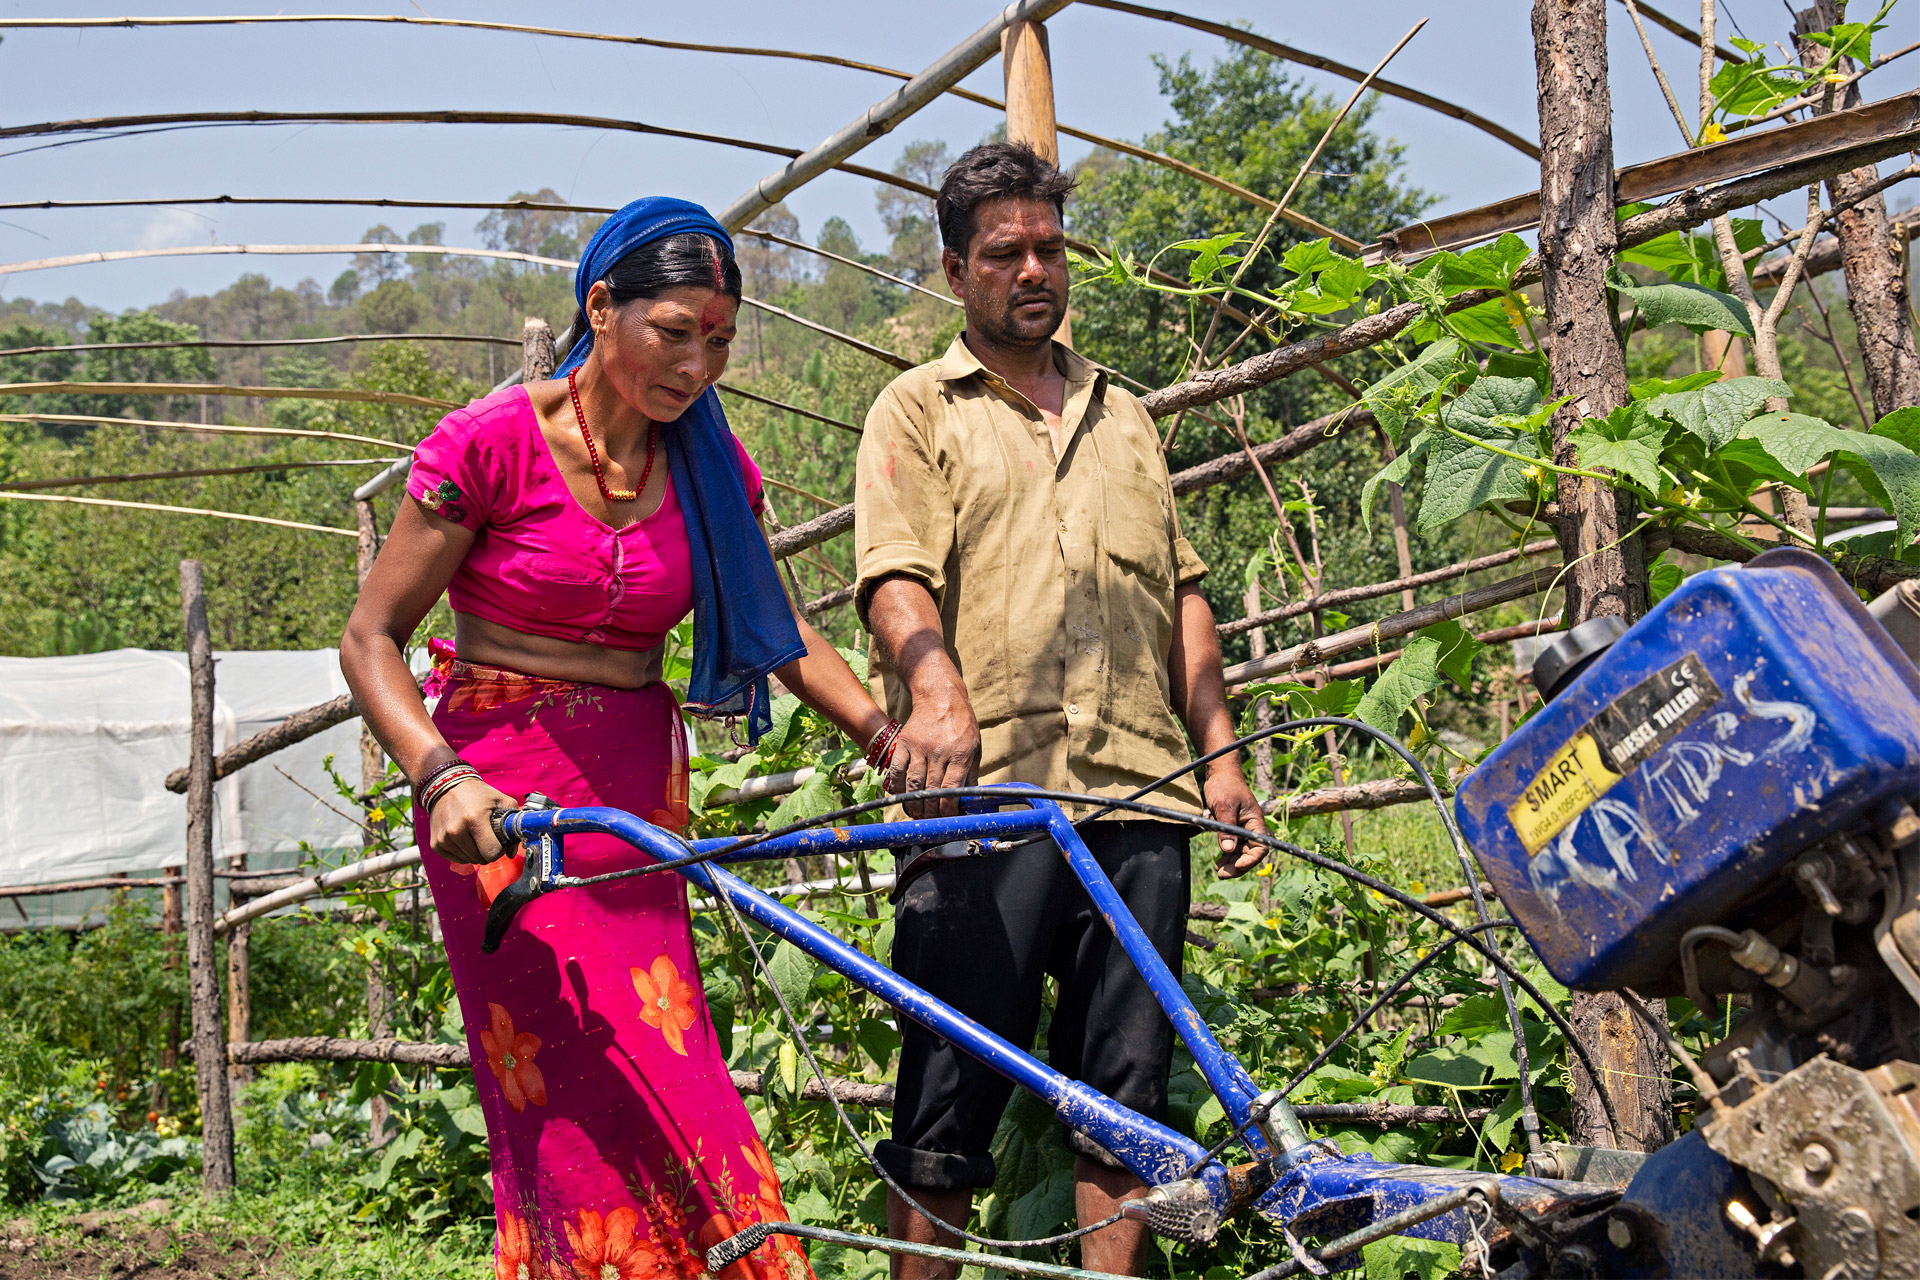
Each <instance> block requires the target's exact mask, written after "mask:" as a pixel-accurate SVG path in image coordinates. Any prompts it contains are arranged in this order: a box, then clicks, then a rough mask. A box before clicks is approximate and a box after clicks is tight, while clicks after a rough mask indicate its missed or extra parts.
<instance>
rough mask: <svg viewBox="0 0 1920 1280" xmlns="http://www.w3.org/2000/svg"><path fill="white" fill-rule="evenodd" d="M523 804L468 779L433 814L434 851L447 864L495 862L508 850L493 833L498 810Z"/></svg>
mask: <svg viewBox="0 0 1920 1280" xmlns="http://www.w3.org/2000/svg"><path fill="white" fill-rule="evenodd" d="M519 807H520V802H519V801H518V800H515V799H514V798H513V797H512V796H510V795H507V794H506V793H505V792H502V791H496V790H495V789H494V788H492V787H490V786H488V785H487V784H486V782H485V781H484V780H483V779H480V778H469V779H468V780H467V781H465V782H462V783H460V784H458V785H457V786H455V787H454V788H453V789H452V790H451V791H449V792H447V793H446V794H445V795H443V796H441V797H440V799H439V803H437V804H435V805H434V806H433V813H432V814H431V815H430V818H431V822H430V831H431V842H432V846H433V851H434V852H435V853H437V854H439V855H440V856H441V857H443V858H445V859H446V860H447V861H448V862H464V863H469V864H478V863H485V862H493V861H495V860H496V859H498V858H499V857H500V855H501V854H502V853H504V852H505V850H504V849H503V848H502V847H501V845H500V841H499V839H498V838H497V837H496V836H495V835H494V834H493V813H494V810H496V809H518V808H519Z"/></svg>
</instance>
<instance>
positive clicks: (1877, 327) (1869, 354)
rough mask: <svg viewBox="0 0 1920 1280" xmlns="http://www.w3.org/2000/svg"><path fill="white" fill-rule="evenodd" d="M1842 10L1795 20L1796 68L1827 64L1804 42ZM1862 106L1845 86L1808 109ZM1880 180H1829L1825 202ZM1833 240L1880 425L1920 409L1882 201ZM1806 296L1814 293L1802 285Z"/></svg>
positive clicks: (1831, 7)
mask: <svg viewBox="0 0 1920 1280" xmlns="http://www.w3.org/2000/svg"><path fill="white" fill-rule="evenodd" d="M1845 9H1846V4H1845V0H1840V3H1835V0H1815V3H1814V4H1813V5H1812V6H1810V7H1809V8H1806V9H1802V10H1800V11H1799V12H1798V13H1796V14H1794V22H1793V33H1794V36H1795V38H1796V40H1797V41H1798V43H1799V46H1800V61H1801V62H1803V63H1805V64H1806V65H1807V66H1809V67H1818V66H1820V65H1821V64H1822V63H1824V62H1825V61H1826V59H1827V51H1826V50H1825V49H1823V48H1821V47H1820V46H1819V45H1817V44H1814V43H1813V42H1812V41H1810V40H1808V39H1807V38H1806V37H1807V36H1808V35H1810V34H1812V33H1814V32H1818V31H1825V30H1827V29H1828V28H1830V27H1832V26H1834V25H1835V24H1837V23H1838V22H1839V21H1840V19H1841V16H1842V14H1843V12H1844V10H1845ZM1834 69H1835V70H1836V71H1839V72H1842V73H1847V72H1851V71H1852V70H1853V60H1852V59H1851V58H1842V59H1840V62H1839V65H1838V66H1836V67H1835V68H1834ZM1859 105H1860V84H1859V82H1858V81H1855V82H1854V83H1852V84H1850V85H1848V86H1847V87H1846V90H1845V92H1844V93H1842V94H1841V95H1840V100H1839V101H1838V102H1836V101H1834V91H1833V90H1832V89H1831V88H1829V89H1828V90H1827V92H1826V96H1825V97H1824V99H1822V100H1820V101H1817V102H1815V103H1814V104H1813V114H1814V115H1825V114H1826V113H1827V112H1829V111H1833V110H1837V109H1845V108H1848V107H1857V106H1859ZM1879 176H1880V170H1879V166H1877V165H1865V166H1862V167H1861V168H1858V169H1854V170H1852V171H1851V172H1848V173H1842V174H1839V175H1837V176H1835V177H1832V178H1829V179H1828V180H1827V195H1828V197H1829V198H1830V199H1831V200H1832V201H1833V202H1834V203H1836V204H1837V203H1839V202H1840V201H1842V200H1846V199H1848V198H1850V197H1851V196H1852V195H1853V194H1854V193H1855V192H1857V191H1859V190H1860V189H1861V188H1862V187H1865V186H1867V185H1868V184H1869V183H1872V182H1874V181H1876V180H1877V179H1878V178H1879ZM1833 233H1834V237H1835V238H1836V239H1837V240H1839V241H1840V266H1841V269H1842V270H1844V271H1845V272H1846V276H1847V306H1848V307H1850V308H1851V309H1852V310H1853V324H1854V331H1855V333H1856V335H1857V336H1858V338H1859V341H1860V362H1861V363H1862V364H1864V365H1866V367H1867V387H1868V389H1869V391H1870V392H1871V393H1872V395H1873V412H1874V414H1875V415H1876V416H1877V417H1885V416H1886V415H1887V414H1889V413H1892V412H1893V411H1894V410H1895V409H1903V408H1906V407H1908V406H1910V405H1920V351H1917V350H1916V348H1915V345H1914V340H1913V313H1912V311H1911V310H1910V309H1909V299H1908V296H1907V292H1908V291H1907V277H1906V272H1905V271H1904V270H1902V259H1903V258H1904V256H1905V255H1904V254H1902V253H1901V246H1900V244H1899V243H1898V242H1897V241H1896V240H1895V239H1894V236H1893V227H1892V224H1891V222H1890V221H1889V219H1888V218H1887V198H1886V197H1885V196H1884V195H1873V196H1868V197H1867V198H1866V199H1865V200H1862V201H1860V202H1859V203H1858V204H1856V205H1854V206H1853V207H1852V208H1851V209H1845V210H1842V211H1841V212H1840V213H1839V214H1838V215H1837V216H1836V217H1835V218H1834V223H1833ZM1807 288H1808V289H1809V290H1811V289H1813V288H1814V282H1813V281H1812V280H1808V281H1807Z"/></svg>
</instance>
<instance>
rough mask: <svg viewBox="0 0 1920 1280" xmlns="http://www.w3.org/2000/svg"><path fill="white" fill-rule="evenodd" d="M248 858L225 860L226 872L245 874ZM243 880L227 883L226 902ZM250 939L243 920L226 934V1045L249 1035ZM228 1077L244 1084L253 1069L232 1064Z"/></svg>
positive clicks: (250, 928) (248, 923)
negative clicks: (241, 872) (242, 872)
mask: <svg viewBox="0 0 1920 1280" xmlns="http://www.w3.org/2000/svg"><path fill="white" fill-rule="evenodd" d="M246 869H247V855H246V854H244V853H243V854H240V855H238V856H236V857H232V858H228V859H227V870H229V871H245V870H246ZM245 883H246V882H245V881H244V880H229V881H227V894H228V901H230V902H231V901H235V900H236V899H237V896H238V895H236V894H235V893H234V892H233V891H234V890H235V889H236V888H237V887H238V886H240V885H242V884H245ZM252 938H253V922H252V921H250V920H247V921H242V922H241V923H240V924H239V925H238V926H236V927H235V928H234V929H233V930H232V931H231V932H229V933H228V934H227V1043H228V1044H245V1043H246V1042H247V1039H248V1037H249V1035H250V1034H251V1032H252V1022H253V966H252V957H251V955H250V954H249V953H248V943H249V942H251V941H252ZM227 1075H228V1077H229V1078H230V1079H231V1080H232V1081H233V1082H234V1083H235V1084H245V1083H247V1082H248V1081H250V1080H252V1079H253V1068H252V1067H251V1066H248V1065H247V1064H246V1063H244V1062H235V1063H232V1064H231V1065H230V1066H229V1067H228V1068H227Z"/></svg>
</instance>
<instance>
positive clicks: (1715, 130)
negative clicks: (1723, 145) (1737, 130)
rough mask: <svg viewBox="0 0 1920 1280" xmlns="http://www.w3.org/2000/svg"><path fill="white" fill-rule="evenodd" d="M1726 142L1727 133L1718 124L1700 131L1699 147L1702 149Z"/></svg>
mask: <svg viewBox="0 0 1920 1280" xmlns="http://www.w3.org/2000/svg"><path fill="white" fill-rule="evenodd" d="M1726 140H1727V131H1726V130H1725V129H1723V128H1721V127H1720V126H1719V125H1718V124H1710V125H1708V126H1707V127H1706V128H1704V129H1702V130H1701V131H1700V145H1701V146H1703V147H1705V146H1711V145H1712V144H1713V143H1716V142H1725V141H1726Z"/></svg>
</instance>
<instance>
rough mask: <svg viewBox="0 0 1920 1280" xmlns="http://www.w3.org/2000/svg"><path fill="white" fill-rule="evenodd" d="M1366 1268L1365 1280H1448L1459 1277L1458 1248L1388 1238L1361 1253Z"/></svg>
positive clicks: (1411, 1238)
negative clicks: (1409, 1279)
mask: <svg viewBox="0 0 1920 1280" xmlns="http://www.w3.org/2000/svg"><path fill="white" fill-rule="evenodd" d="M1360 1256H1361V1258H1362V1259H1363V1260H1364V1261H1365V1262H1366V1264H1367V1275H1366V1280H1408V1277H1409V1276H1411V1277H1412V1280H1448V1278H1449V1277H1451V1276H1455V1275H1458V1274H1459V1273H1460V1264H1461V1261H1462V1258H1463V1256H1464V1255H1463V1254H1462V1253H1461V1251H1460V1246H1459V1245H1457V1244H1449V1243H1448V1242H1447V1241H1445V1240H1421V1239H1418V1238H1416V1237H1414V1236H1388V1237H1387V1238H1386V1239H1384V1240H1375V1241H1374V1242H1373V1243H1372V1244H1370V1245H1368V1246H1367V1247H1366V1248H1364V1249H1362V1250H1361V1251H1360Z"/></svg>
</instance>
